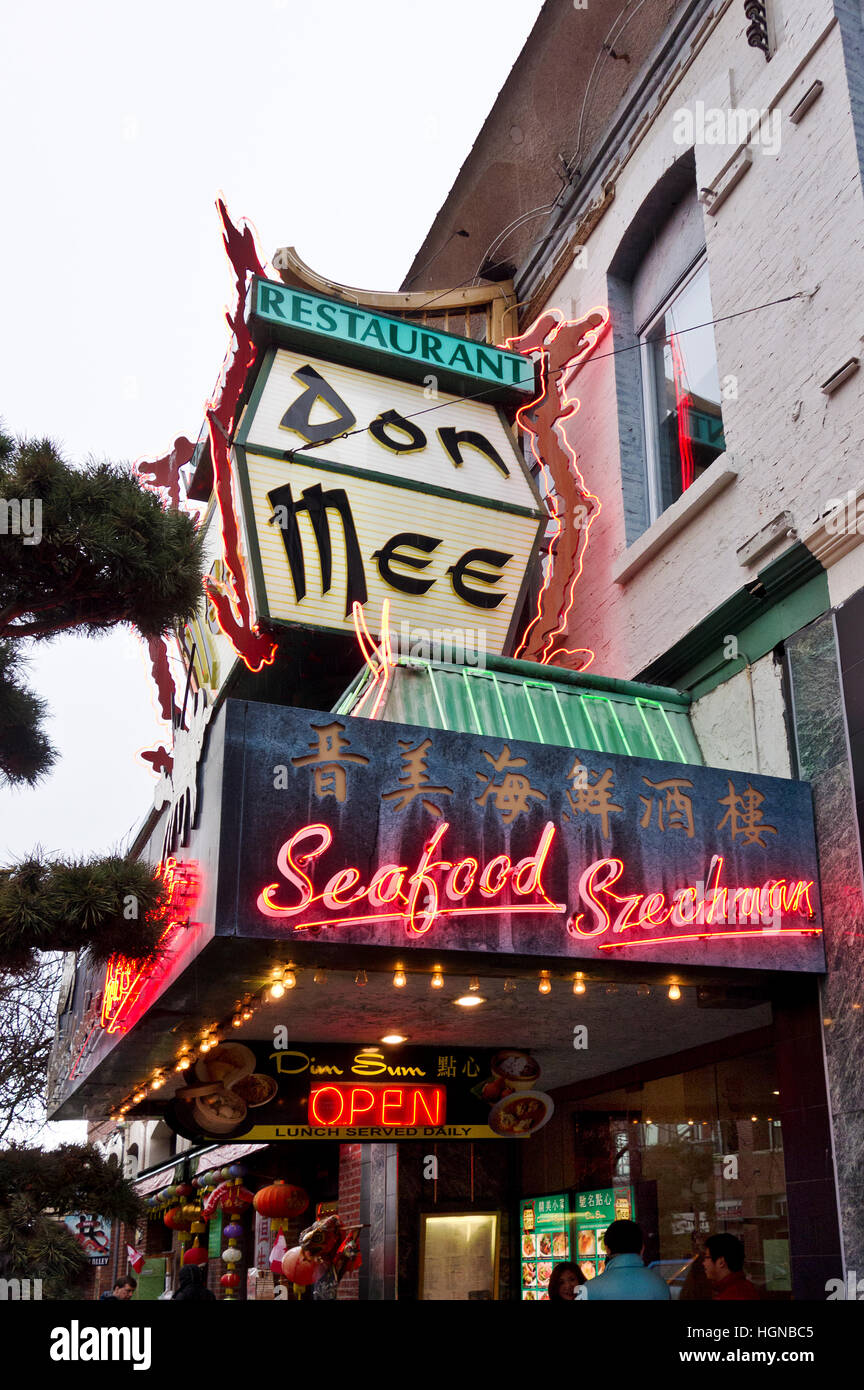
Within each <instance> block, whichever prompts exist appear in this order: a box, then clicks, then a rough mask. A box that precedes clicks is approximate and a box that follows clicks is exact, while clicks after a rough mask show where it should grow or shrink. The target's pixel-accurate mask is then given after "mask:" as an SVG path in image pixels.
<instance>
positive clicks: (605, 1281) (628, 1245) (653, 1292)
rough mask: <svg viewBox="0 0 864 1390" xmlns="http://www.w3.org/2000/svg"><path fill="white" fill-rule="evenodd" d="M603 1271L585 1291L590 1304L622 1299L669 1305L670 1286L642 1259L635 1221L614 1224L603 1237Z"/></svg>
mask: <svg viewBox="0 0 864 1390" xmlns="http://www.w3.org/2000/svg"><path fill="white" fill-rule="evenodd" d="M603 1244H604V1246H605V1247H606V1268H605V1269H604V1271H603V1273H602V1274H598V1275H597V1278H596V1279H591V1280H590V1281H589V1283H588V1287H587V1289H586V1290H585V1297H586V1298H587V1300H588V1302H589V1303H598V1302H603V1301H606V1300H617V1299H624V1300H627V1301H628V1302H636V1301H643V1302H649V1301H650V1302H657V1303H661V1302H662V1303H665V1302H668V1301H669V1300H670V1299H671V1297H672V1295H671V1293H670V1292H669V1285H668V1284H667V1283H666V1280H665V1279H663V1278H662V1277H661V1276H660V1275H659V1274H658V1273H657V1271H656V1270H653V1269H646V1268H645V1262H644V1260H643V1258H642V1255H643V1252H644V1250H645V1237H644V1236H643V1234H642V1228H641V1226H637V1224H636V1222H635V1221H613V1222H612V1225H611V1226H609V1227H607V1229H606V1232H605V1233H604V1236H603Z"/></svg>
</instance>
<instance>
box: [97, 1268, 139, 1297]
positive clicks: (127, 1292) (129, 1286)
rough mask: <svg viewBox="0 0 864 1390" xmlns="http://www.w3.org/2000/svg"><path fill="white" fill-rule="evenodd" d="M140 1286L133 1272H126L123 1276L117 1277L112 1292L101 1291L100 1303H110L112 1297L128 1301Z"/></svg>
mask: <svg viewBox="0 0 864 1390" xmlns="http://www.w3.org/2000/svg"><path fill="white" fill-rule="evenodd" d="M137 1287H138V1280H137V1279H133V1277H132V1275H131V1274H124V1275H123V1277H122V1278H120V1279H115V1281H114V1288H113V1289H112V1290H111V1292H110V1293H109V1292H107V1291H106V1292H105V1293H100V1295H99V1299H98V1302H99V1303H110V1302H111V1300H112V1299H115V1298H116V1299H117V1300H118V1302H120V1303H128V1301H129V1299H130V1298H131V1297H132V1295H133V1293H134V1292H135V1290H136V1289H137Z"/></svg>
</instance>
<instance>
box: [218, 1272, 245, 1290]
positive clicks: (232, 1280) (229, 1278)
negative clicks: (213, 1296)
mask: <svg viewBox="0 0 864 1390" xmlns="http://www.w3.org/2000/svg"><path fill="white" fill-rule="evenodd" d="M219 1283H220V1284H221V1285H222V1287H223V1289H236V1288H237V1285H238V1284H239V1283H240V1275H239V1274H223V1275H222V1278H221V1279H220V1280H219Z"/></svg>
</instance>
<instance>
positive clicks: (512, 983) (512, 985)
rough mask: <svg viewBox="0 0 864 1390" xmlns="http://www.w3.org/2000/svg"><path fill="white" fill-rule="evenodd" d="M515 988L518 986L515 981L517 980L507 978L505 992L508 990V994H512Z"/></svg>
mask: <svg viewBox="0 0 864 1390" xmlns="http://www.w3.org/2000/svg"><path fill="white" fill-rule="evenodd" d="M515 988H516V981H515V980H505V981H504V989H505V992H506V993H507V994H512V993H513V991H514V989H515Z"/></svg>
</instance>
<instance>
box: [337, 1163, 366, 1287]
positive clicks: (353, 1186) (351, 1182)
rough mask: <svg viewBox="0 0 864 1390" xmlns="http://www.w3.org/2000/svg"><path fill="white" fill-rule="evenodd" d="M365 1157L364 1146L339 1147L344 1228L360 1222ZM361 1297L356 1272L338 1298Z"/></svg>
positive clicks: (340, 1210)
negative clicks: (361, 1182)
mask: <svg viewBox="0 0 864 1390" xmlns="http://www.w3.org/2000/svg"><path fill="white" fill-rule="evenodd" d="M362 1155H363V1145H362V1144H340V1146H339V1219H340V1221H341V1222H342V1225H343V1226H350V1225H351V1224H352V1222H359V1220H360V1179H361V1164H362ZM359 1297H360V1273H359V1270H356V1269H355V1270H354V1271H353V1273H351V1274H346V1275H345V1276H344V1278H343V1279H342V1281H341V1283H340V1285H339V1290H338V1293H337V1298H340V1299H357V1298H359Z"/></svg>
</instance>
